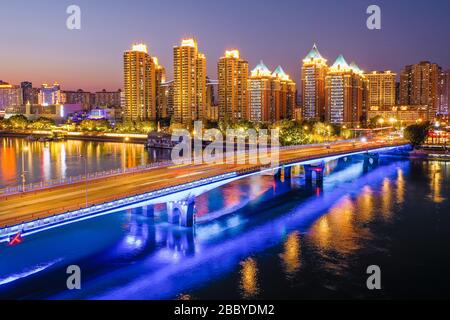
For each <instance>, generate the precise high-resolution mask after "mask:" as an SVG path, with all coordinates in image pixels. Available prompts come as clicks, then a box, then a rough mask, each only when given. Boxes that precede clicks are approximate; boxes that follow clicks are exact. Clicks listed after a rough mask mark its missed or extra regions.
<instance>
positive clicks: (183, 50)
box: [173, 39, 206, 124]
mask: <svg viewBox="0 0 450 320" xmlns="http://www.w3.org/2000/svg"><path fill="white" fill-rule="evenodd" d="M173 69H174V70H173V72H174V80H173V81H174V83H173V85H174V93H173V100H174V112H173V117H174V120H175V121H176V122H178V123H183V124H190V123H191V122H192V121H196V120H202V119H205V117H206V57H205V55H204V54H202V53H200V52H199V51H198V44H197V41H196V40H195V39H185V40H182V42H181V44H180V45H179V46H175V47H174V48H173Z"/></svg>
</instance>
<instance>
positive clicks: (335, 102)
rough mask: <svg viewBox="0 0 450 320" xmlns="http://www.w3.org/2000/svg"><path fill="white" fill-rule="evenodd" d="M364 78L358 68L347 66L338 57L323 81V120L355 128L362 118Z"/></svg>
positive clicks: (353, 64) (351, 65)
mask: <svg viewBox="0 0 450 320" xmlns="http://www.w3.org/2000/svg"><path fill="white" fill-rule="evenodd" d="M365 81H366V80H365V77H364V74H363V72H362V71H361V70H360V69H359V67H358V66H357V65H356V64H355V63H352V64H350V65H348V64H347V62H346V61H345V59H344V57H343V56H342V55H340V56H339V57H338V58H337V59H336V62H335V63H334V64H333V65H332V66H331V67H330V68H329V70H328V75H327V77H326V79H325V98H326V105H325V113H326V117H325V120H326V121H327V122H330V123H333V124H341V125H344V124H345V125H349V126H356V125H357V124H359V123H360V121H361V119H362V117H363V95H364V86H365Z"/></svg>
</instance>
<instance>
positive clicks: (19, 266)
mask: <svg viewBox="0 0 450 320" xmlns="http://www.w3.org/2000/svg"><path fill="white" fill-rule="evenodd" d="M327 171H328V175H327V177H326V179H325V183H324V185H323V187H317V186H315V185H309V186H308V185H306V184H305V182H304V181H303V179H302V178H301V177H294V178H293V179H292V181H285V182H283V181H280V182H276V181H275V180H274V179H273V177H270V176H255V177H252V178H249V179H245V180H241V181H237V182H234V183H231V184H229V185H226V186H224V187H221V188H219V189H216V190H213V191H211V192H209V193H207V194H204V195H202V196H200V197H199V198H198V199H197V201H196V203H197V207H198V210H199V216H200V217H201V218H202V220H204V222H202V223H201V224H200V225H198V226H197V228H196V229H195V230H186V229H180V228H177V227H174V226H171V225H168V224H167V223H165V222H164V221H165V207H164V205H159V206H157V207H156V209H155V213H156V214H155V218H151V217H145V216H144V215H143V214H142V210H139V209H137V210H132V211H126V212H120V213H115V214H111V215H108V216H103V217H100V218H95V219H92V220H88V221H84V222H81V223H78V224H73V225H68V226H65V227H61V228H57V229H52V230H50V231H47V232H44V233H40V234H36V235H33V236H30V237H27V238H25V242H24V243H22V244H21V245H19V246H15V247H7V246H5V245H2V246H1V247H0V298H10V299H24V298H32V299H36V298H44V299H74V298H77V299H79V298H82V299H177V298H191V299H224V298H226V299H241V298H243V299H264V298H272V299H283V298H285V299H303V298H410V297H412V298H432V297H447V298H448V297H450V272H449V271H450V258H449V254H448V253H449V249H448V245H449V244H450V216H449V214H450V205H449V196H450V192H449V184H448V182H449V175H450V168H449V165H448V163H438V162H410V161H404V160H392V159H382V163H381V165H380V166H379V167H378V168H375V169H372V170H370V171H368V172H364V170H363V165H362V162H361V160H359V159H358V158H357V157H356V158H353V159H352V161H351V162H350V163H343V162H342V161H334V162H330V163H328V165H327ZM210 216H216V217H217V216H221V217H220V218H218V219H215V220H212V221H207V219H208V217H210ZM71 264H77V265H79V266H80V267H81V269H82V290H80V291H68V290H67V289H66V279H67V275H66V268H67V266H69V265H71ZM370 265H378V266H380V267H381V271H382V287H383V289H382V290H381V291H378V292H370V291H369V290H368V289H367V287H366V280H367V277H368V276H367V275H366V269H367V267H368V266H370Z"/></svg>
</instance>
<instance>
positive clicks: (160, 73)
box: [153, 57, 166, 119]
mask: <svg viewBox="0 0 450 320" xmlns="http://www.w3.org/2000/svg"><path fill="white" fill-rule="evenodd" d="M153 62H154V63H155V82H156V118H157V119H163V118H166V116H164V114H163V112H162V109H163V103H164V88H163V87H162V84H163V83H164V82H166V68H164V67H163V66H162V65H160V64H159V60H158V58H157V57H153Z"/></svg>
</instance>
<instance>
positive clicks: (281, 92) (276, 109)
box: [271, 66, 297, 121]
mask: <svg viewBox="0 0 450 320" xmlns="http://www.w3.org/2000/svg"><path fill="white" fill-rule="evenodd" d="M271 89H272V106H273V107H272V108H271V112H272V115H271V119H272V120H275V121H278V120H281V119H293V118H294V109H295V106H296V99H295V97H296V91H297V90H296V84H295V82H294V81H293V80H291V78H290V77H289V76H288V75H287V74H286V73H285V72H284V70H283V68H282V67H281V66H278V67H277V68H276V69H275V71H274V72H273V73H272V86H271Z"/></svg>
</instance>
